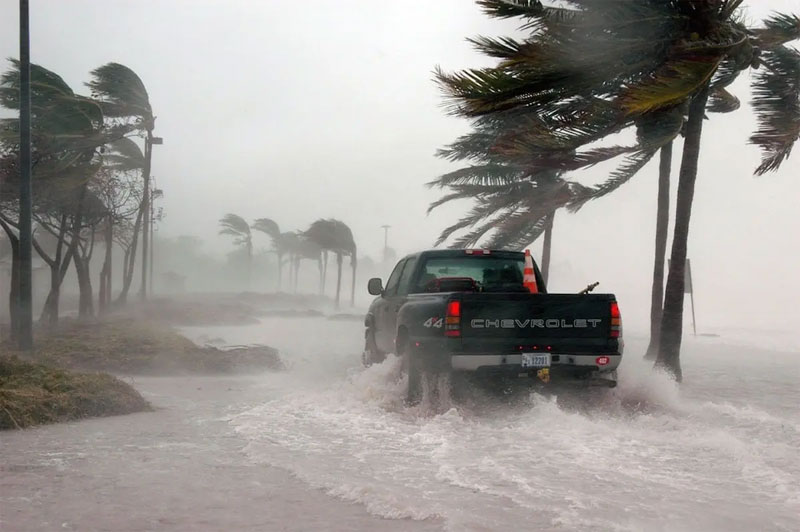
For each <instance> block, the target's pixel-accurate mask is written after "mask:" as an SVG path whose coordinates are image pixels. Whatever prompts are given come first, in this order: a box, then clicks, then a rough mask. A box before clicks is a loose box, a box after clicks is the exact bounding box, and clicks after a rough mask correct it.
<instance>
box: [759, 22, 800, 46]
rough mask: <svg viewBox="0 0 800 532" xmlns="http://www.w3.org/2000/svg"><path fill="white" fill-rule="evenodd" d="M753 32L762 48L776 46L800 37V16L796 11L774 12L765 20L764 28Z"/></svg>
mask: <svg viewBox="0 0 800 532" xmlns="http://www.w3.org/2000/svg"><path fill="white" fill-rule="evenodd" d="M753 32H754V33H755V35H756V39H757V41H758V43H759V45H760V46H761V47H762V48H765V49H771V48H776V47H778V46H782V45H784V44H786V43H788V42H791V41H796V40H798V39H800V17H799V16H797V15H795V14H794V13H773V14H772V16H770V17H769V18H768V19H766V20H765V21H764V28H758V29H755V30H753Z"/></svg>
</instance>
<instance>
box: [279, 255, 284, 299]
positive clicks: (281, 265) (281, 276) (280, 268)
mask: <svg viewBox="0 0 800 532" xmlns="http://www.w3.org/2000/svg"><path fill="white" fill-rule="evenodd" d="M281 290H283V253H278V292H280V291H281Z"/></svg>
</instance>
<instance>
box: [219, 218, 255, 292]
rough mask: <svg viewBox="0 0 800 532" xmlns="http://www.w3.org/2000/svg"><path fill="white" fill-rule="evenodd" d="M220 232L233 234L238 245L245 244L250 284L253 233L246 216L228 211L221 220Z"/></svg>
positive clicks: (248, 283) (248, 282)
mask: <svg viewBox="0 0 800 532" xmlns="http://www.w3.org/2000/svg"><path fill="white" fill-rule="evenodd" d="M219 225H220V227H222V229H220V231H219V234H221V235H231V236H232V237H234V239H233V243H234V244H235V245H237V246H244V248H245V252H246V255H245V257H246V267H247V285H248V287H249V285H250V272H251V270H252V267H253V235H252V233H251V232H250V224H248V223H247V222H246V221H245V220H244V218H242V217H241V216H238V215H236V214H232V213H228V214H226V215H225V216H223V217H222V218H221V219H220V221H219Z"/></svg>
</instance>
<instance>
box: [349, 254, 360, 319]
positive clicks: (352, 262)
mask: <svg viewBox="0 0 800 532" xmlns="http://www.w3.org/2000/svg"><path fill="white" fill-rule="evenodd" d="M350 266H351V267H352V268H353V285H352V286H351V287H350V306H351V307H355V306H356V267H357V266H358V262H357V261H356V256H355V255H353V256H352V257H350Z"/></svg>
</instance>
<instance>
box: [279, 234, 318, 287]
mask: <svg viewBox="0 0 800 532" xmlns="http://www.w3.org/2000/svg"><path fill="white" fill-rule="evenodd" d="M281 246H282V247H283V248H284V249H285V250H286V251H287V252H288V254H289V264H290V266H291V270H290V274H291V275H290V285H291V286H292V287H293V290H294V292H295V293H297V285H298V280H299V278H300V265H301V263H302V262H303V261H304V260H313V261H316V262H317V264H318V266H319V274H320V277H321V276H322V248H320V247H319V245H318V244H317V243H316V242H314V241H312V240H309V239H308V238H307V237H305V236H304V235H301V234H298V233H296V232H294V231H291V232H288V233H282V234H281Z"/></svg>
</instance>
